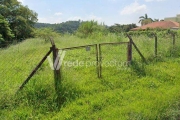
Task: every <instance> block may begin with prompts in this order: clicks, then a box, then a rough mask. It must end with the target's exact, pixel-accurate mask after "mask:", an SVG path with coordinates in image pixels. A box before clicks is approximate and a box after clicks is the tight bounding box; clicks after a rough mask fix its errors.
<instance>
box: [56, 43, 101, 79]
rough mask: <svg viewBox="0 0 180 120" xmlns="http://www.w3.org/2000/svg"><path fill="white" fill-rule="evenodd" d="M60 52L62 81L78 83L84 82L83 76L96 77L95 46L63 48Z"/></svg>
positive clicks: (96, 52)
mask: <svg viewBox="0 0 180 120" xmlns="http://www.w3.org/2000/svg"><path fill="white" fill-rule="evenodd" d="M60 51H62V52H61V53H62V54H61V75H62V79H63V80H71V81H80V80H84V76H85V75H86V76H89V77H91V76H98V70H97V67H98V66H97V65H98V63H97V62H98V61H97V59H98V58H97V57H98V56H97V54H98V51H97V45H87V46H81V47H75V48H65V49H60V50H59V52H60ZM63 54H64V55H63ZM62 57H63V59H62Z"/></svg>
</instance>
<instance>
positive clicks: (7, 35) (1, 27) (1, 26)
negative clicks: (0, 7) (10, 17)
mask: <svg viewBox="0 0 180 120" xmlns="http://www.w3.org/2000/svg"><path fill="white" fill-rule="evenodd" d="M13 37H14V34H12V31H11V29H10V27H9V23H8V21H6V19H5V18H4V17H3V16H2V15H0V41H1V43H3V42H5V40H6V41H10V40H11V39H12V38H13Z"/></svg>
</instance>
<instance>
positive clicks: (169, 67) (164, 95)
mask: <svg viewBox="0 0 180 120" xmlns="http://www.w3.org/2000/svg"><path fill="white" fill-rule="evenodd" d="M118 37H119V36H117V35H115V34H108V35H106V36H104V39H103V40H102V41H97V40H96V39H92V38H86V39H80V38H78V37H76V36H72V35H71V36H69V35H67V34H66V35H64V36H61V37H59V38H56V39H55V43H56V45H57V46H58V48H66V47H73V46H82V45H86V44H94V43H102V42H118V39H117V38H118ZM122 37H123V39H122V40H121V41H125V42H127V41H128V39H127V38H124V36H122ZM132 37H133V40H134V42H135V43H136V45H137V46H138V48H140V50H141V52H142V54H143V55H144V56H145V57H146V58H147V57H151V58H154V56H153V52H154V51H153V50H154V49H153V47H152V46H154V42H153V41H152V39H151V38H149V37H147V36H143V35H141V36H137V37H136V36H132ZM178 39H179V38H178ZM158 41H159V43H158V44H159V48H158V51H159V52H158V55H162V54H161V53H165V51H166V50H167V52H166V53H165V54H164V55H162V57H164V58H165V59H161V60H159V61H156V60H154V61H153V62H152V61H151V63H148V64H146V65H145V64H142V63H141V61H140V60H139V59H138V58H139V55H138V54H137V52H136V51H135V50H134V49H133V60H134V61H133V64H132V66H130V67H127V69H120V70H119V69H117V66H112V67H105V66H103V67H102V73H103V76H102V78H101V79H98V78H97V76H96V66H93V67H82V66H76V67H69V68H68V69H67V71H61V72H62V75H64V74H65V73H66V75H67V77H68V78H69V79H65V78H63V80H62V85H63V87H62V96H63V98H65V100H64V101H63V104H62V107H61V109H60V110H59V109H58V108H57V107H56V101H55V99H56V96H55V91H54V83H53V80H54V78H53V71H52V70H51V69H50V68H49V64H48V62H47V61H46V62H45V63H44V64H43V66H42V67H41V68H40V70H39V71H38V72H37V74H36V75H35V76H33V77H32V79H31V80H30V82H29V83H28V84H27V85H26V87H25V88H24V89H23V90H22V91H21V92H20V93H19V94H16V95H14V94H15V92H16V90H17V89H18V87H19V85H21V83H22V82H23V80H25V78H27V75H28V74H29V72H30V71H31V70H33V68H34V67H35V65H37V63H39V61H40V60H41V59H42V57H43V55H45V54H46V52H47V51H48V50H49V47H50V46H51V45H50V43H49V44H47V43H46V44H45V43H44V42H43V41H42V40H41V39H38V38H35V39H28V40H26V41H24V42H22V43H20V44H17V45H12V46H10V47H9V48H7V49H1V50H0V54H1V56H0V61H1V62H0V69H1V71H0V75H1V77H0V85H1V87H0V109H1V110H0V119H2V120H6V119H8V120H11V119H50V120H52V119H54V120H57V119H60V120H61V119H62V120H64V119H66V120H67V119H73V120H79V119H82V120H84V119H87V120H88V119H99V120H101V119H113V120H116V119H117V120H119V119H122V120H127V119H134V120H139V119H140V120H141V119H145V120H155V119H156V120H170V119H178V118H179V114H180V112H179V111H180V108H179V106H180V102H179V100H180V94H179V89H180V81H179V79H180V74H179V72H180V69H179V65H180V59H179V50H180V49H179V50H178V51H177V53H178V54H177V56H173V57H172V56H167V55H168V54H169V53H170V51H169V47H170V46H171V44H172V42H171V38H167V37H165V38H162V37H158ZM160 43H161V44H160ZM176 45H177V47H179V45H180V44H179V41H177V44H176ZM119 46H121V45H119ZM125 47H126V46H125ZM103 48H104V47H102V50H103V51H104V52H103V54H104V57H103V60H105V59H108V58H114V57H115V58H116V57H117V56H120V57H121V58H125V59H126V53H124V54H123V55H122V54H119V53H121V51H126V49H123V48H121V47H117V46H115V49H110V47H109V46H106V49H103ZM111 48H112V46H111ZM179 48H180V47H179ZM79 51H80V52H82V51H83V53H85V54H86V56H87V57H86V56H84V54H81V55H79V54H78V52H79ZM70 52H71V54H69V53H70ZM68 54H69V55H68ZM103 54H102V55H103ZM71 55H73V56H71ZM74 56H76V58H77V57H78V58H79V59H81V60H85V59H87V60H89V59H90V57H93V58H94V60H96V58H95V53H94V51H93V50H92V49H91V51H86V50H84V49H81V50H80V49H78V50H72V51H71V50H67V51H66V56H65V59H67V60H68V59H70V58H72V59H73V57H74ZM135 58H136V59H135ZM74 60H76V59H74ZM9 61H11V62H9ZM32 66H33V67H32ZM62 67H63V66H62ZM61 69H63V68H61ZM71 69H73V70H74V71H75V74H74V73H73V72H71V71H70V70H71ZM3 71H5V72H3Z"/></svg>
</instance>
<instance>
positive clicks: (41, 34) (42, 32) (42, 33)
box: [34, 28, 59, 41]
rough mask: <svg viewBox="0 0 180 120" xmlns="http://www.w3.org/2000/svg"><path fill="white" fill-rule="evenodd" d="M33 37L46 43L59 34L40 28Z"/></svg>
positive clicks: (49, 29)
mask: <svg viewBox="0 0 180 120" xmlns="http://www.w3.org/2000/svg"><path fill="white" fill-rule="evenodd" d="M34 33H35V36H36V37H38V38H42V39H44V40H45V41H48V40H49V39H50V38H55V37H58V36H59V34H58V33H57V32H55V31H54V30H53V29H51V28H41V29H36V30H35V31H34Z"/></svg>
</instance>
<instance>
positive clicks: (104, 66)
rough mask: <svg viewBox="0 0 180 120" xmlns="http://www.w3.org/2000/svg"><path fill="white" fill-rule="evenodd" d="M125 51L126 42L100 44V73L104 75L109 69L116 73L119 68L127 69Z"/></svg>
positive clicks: (126, 48) (126, 49)
mask: <svg viewBox="0 0 180 120" xmlns="http://www.w3.org/2000/svg"><path fill="white" fill-rule="evenodd" d="M127 51H128V42H119V43H102V44H100V45H99V54H100V74H101V75H102V76H106V74H107V73H108V72H109V71H111V72H112V73H114V74H116V73H117V72H120V71H121V70H127V67H128V64H129V63H128V61H127V55H128V54H127Z"/></svg>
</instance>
